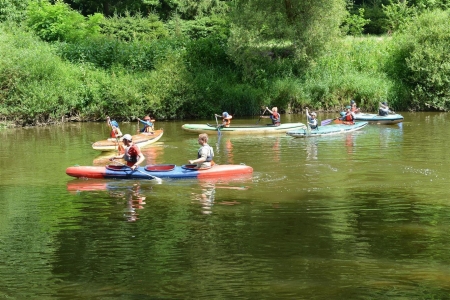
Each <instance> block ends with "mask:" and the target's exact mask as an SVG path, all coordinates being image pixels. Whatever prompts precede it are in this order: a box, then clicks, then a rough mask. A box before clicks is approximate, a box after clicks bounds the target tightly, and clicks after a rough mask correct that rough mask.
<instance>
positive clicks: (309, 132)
mask: <svg viewBox="0 0 450 300" xmlns="http://www.w3.org/2000/svg"><path fill="white" fill-rule="evenodd" d="M305 114H306V126H307V127H306V131H307V134H308V135H309V134H311V127H310V126H309V117H308V108H306V111H305Z"/></svg>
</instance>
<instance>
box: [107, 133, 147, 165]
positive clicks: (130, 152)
mask: <svg viewBox="0 0 450 300" xmlns="http://www.w3.org/2000/svg"><path fill="white" fill-rule="evenodd" d="M122 141H123V144H124V145H125V150H124V153H123V154H120V155H118V156H114V157H111V158H110V159H109V160H110V161H113V160H115V159H120V158H123V159H124V160H125V161H126V162H127V166H129V167H130V168H131V170H133V171H134V170H136V169H137V168H138V167H139V165H140V164H141V163H142V162H143V161H144V160H145V156H144V155H143V154H142V152H141V149H140V148H139V146H138V145H135V144H134V143H133V141H132V137H131V135H129V134H125V135H124V136H123V139H122Z"/></svg>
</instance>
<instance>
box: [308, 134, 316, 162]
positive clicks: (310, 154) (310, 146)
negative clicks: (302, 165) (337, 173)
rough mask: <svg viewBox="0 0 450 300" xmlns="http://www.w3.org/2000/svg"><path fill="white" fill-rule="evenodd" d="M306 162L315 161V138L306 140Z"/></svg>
mask: <svg viewBox="0 0 450 300" xmlns="http://www.w3.org/2000/svg"><path fill="white" fill-rule="evenodd" d="M306 154H307V155H306V160H315V159H317V141H316V138H314V137H313V138H307V139H306Z"/></svg>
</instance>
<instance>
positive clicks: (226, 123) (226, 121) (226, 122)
mask: <svg viewBox="0 0 450 300" xmlns="http://www.w3.org/2000/svg"><path fill="white" fill-rule="evenodd" d="M215 116H216V117H219V118H220V117H222V125H221V127H230V124H231V119H232V118H233V116H232V115H230V114H229V113H227V112H226V111H224V112H223V113H222V115H217V114H215ZM216 121H217V119H216Z"/></svg>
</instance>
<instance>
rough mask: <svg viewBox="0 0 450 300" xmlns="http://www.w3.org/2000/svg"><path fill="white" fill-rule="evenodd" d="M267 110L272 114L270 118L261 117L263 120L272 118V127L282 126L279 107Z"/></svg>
mask: <svg viewBox="0 0 450 300" xmlns="http://www.w3.org/2000/svg"><path fill="white" fill-rule="evenodd" d="M266 110H267V111H268V112H270V113H271V115H270V116H261V118H270V119H271V120H272V125H274V126H280V124H281V115H280V114H279V113H278V108H277V107H272V109H271V110H270V109H269V108H268V107H266Z"/></svg>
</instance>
